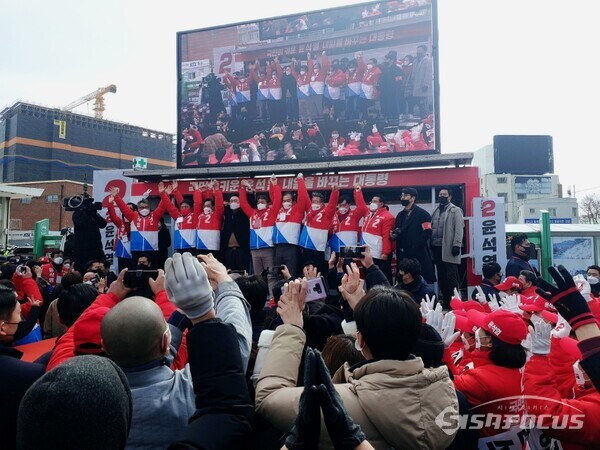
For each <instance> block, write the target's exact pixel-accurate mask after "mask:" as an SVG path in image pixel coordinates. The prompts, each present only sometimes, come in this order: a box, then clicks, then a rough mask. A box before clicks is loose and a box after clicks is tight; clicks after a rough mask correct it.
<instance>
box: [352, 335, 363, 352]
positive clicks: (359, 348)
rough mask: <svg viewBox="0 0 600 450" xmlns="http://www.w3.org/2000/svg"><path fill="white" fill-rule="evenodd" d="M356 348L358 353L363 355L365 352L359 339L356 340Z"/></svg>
mask: <svg viewBox="0 0 600 450" xmlns="http://www.w3.org/2000/svg"><path fill="white" fill-rule="evenodd" d="M354 348H355V349H356V351H357V352H360V353H362V351H363V347H361V346H360V344H359V342H358V337H357V338H356V339H355V340H354Z"/></svg>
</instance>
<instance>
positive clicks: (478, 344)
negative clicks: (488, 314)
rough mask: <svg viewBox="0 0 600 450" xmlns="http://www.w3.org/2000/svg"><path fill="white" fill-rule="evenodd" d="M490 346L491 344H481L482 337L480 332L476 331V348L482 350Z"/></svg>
mask: <svg viewBox="0 0 600 450" xmlns="http://www.w3.org/2000/svg"><path fill="white" fill-rule="evenodd" d="M490 347H491V345H481V338H480V337H479V333H475V348H476V349H477V350H482V349H485V348H490Z"/></svg>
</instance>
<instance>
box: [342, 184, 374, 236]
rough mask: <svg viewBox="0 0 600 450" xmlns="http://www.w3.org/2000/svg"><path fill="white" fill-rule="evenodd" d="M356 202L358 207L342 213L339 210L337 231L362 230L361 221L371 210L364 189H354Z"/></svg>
mask: <svg viewBox="0 0 600 450" xmlns="http://www.w3.org/2000/svg"><path fill="white" fill-rule="evenodd" d="M354 204H355V205H356V208H354V209H352V210H350V211H348V212H347V213H346V214H344V215H341V214H340V213H339V212H337V213H336V214H335V215H336V218H337V222H338V227H337V231H357V232H360V228H361V227H360V221H361V220H362V219H363V218H364V217H365V215H366V214H367V213H368V212H369V208H368V206H367V204H366V203H365V198H364V197H363V193H362V191H357V190H356V189H355V190H354Z"/></svg>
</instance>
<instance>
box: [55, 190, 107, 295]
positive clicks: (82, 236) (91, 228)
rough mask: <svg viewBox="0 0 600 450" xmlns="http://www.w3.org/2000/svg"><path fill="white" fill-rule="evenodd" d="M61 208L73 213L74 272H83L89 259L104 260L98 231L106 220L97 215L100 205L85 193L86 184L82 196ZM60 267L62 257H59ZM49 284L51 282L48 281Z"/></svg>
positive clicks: (67, 201)
mask: <svg viewBox="0 0 600 450" xmlns="http://www.w3.org/2000/svg"><path fill="white" fill-rule="evenodd" d="M63 207H64V208H65V210H66V211H73V247H72V248H73V254H72V255H70V256H72V257H73V258H74V260H75V270H77V271H78V272H83V271H84V270H85V263H86V262H87V261H89V260H91V259H104V248H103V246H102V237H101V236H100V229H101V228H106V219H105V218H104V217H102V216H101V215H100V214H98V211H99V210H101V209H102V203H100V202H94V199H93V198H92V197H90V195H89V194H88V193H87V184H84V185H83V195H81V196H79V195H77V196H74V197H71V198H68V199H65V202H64V204H63ZM60 264H61V266H62V255H61V263H60ZM49 281H50V282H51V284H56V283H58V282H60V280H59V281H57V282H56V283H52V281H51V280H49Z"/></svg>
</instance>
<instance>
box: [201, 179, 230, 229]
mask: <svg viewBox="0 0 600 450" xmlns="http://www.w3.org/2000/svg"><path fill="white" fill-rule="evenodd" d="M211 192H212V193H213V195H214V199H215V208H214V210H213V212H211V213H210V214H204V206H203V202H204V201H205V200H207V199H208V198H210V197H211ZM207 195H208V196H207ZM194 211H195V212H196V211H197V212H198V222H197V229H198V230H219V231H220V230H221V226H222V224H223V215H224V214H225V201H224V200H223V191H221V190H220V189H218V190H216V191H214V192H213V191H208V193H201V192H200V191H195V192H194Z"/></svg>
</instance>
